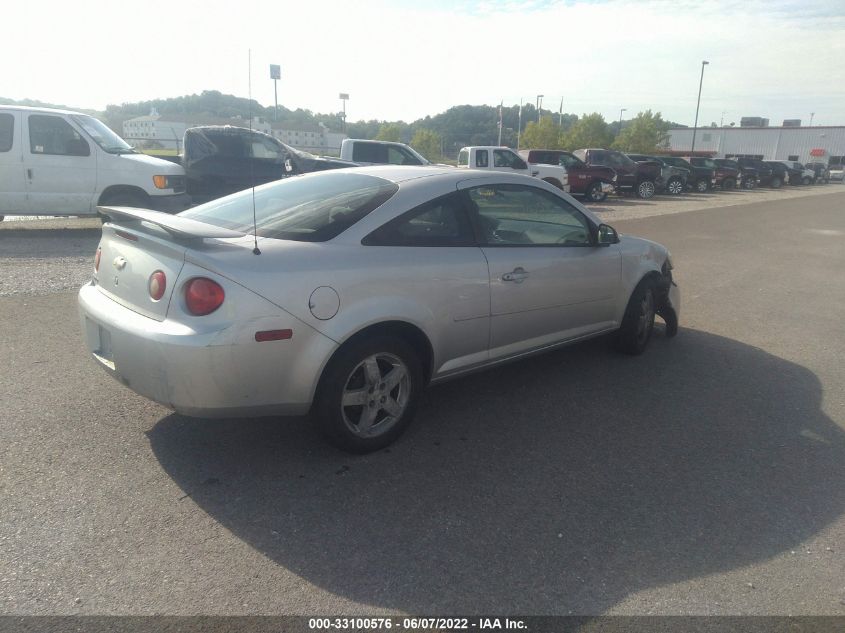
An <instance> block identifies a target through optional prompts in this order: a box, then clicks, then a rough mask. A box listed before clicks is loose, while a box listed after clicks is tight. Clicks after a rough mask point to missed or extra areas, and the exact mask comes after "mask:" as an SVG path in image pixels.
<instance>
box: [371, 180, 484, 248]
mask: <svg viewBox="0 0 845 633" xmlns="http://www.w3.org/2000/svg"><path fill="white" fill-rule="evenodd" d="M362 243H363V244H364V245H367V246H472V245H474V243H475V240H474V238H473V235H472V226H471V225H470V222H469V218H468V217H467V215H466V211H465V210H464V206H463V203H462V200H461V197H460V195H459V194H456V193H451V194H449V195H447V196H443V197H442V198H438V199H436V200H432V201H431V202H427V203H425V204H423V205H421V206H419V207H417V208H416V209H412V210H411V211H408V212H407V213H404V214H402V215H401V216H399V217H398V218H396V219H394V220H391V221H390V222H388V223H387V224H385V225H384V226H382V227H381V228H379V229H376V230H375V231H373V232H372V233H370V234H369V235H368V236H367V237H365V238H364V240H363V241H362Z"/></svg>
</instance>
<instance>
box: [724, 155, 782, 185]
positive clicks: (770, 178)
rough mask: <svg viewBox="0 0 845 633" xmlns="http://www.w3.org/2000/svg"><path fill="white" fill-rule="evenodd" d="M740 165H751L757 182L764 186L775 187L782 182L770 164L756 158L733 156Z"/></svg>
mask: <svg viewBox="0 0 845 633" xmlns="http://www.w3.org/2000/svg"><path fill="white" fill-rule="evenodd" d="M734 160H735V161H736V162H737V164H738V165H739V166H740V167H743V168H744V167H752V168H754V169H756V170H757V184H758V185H761V186H765V187H771V188H772V189H777V188H778V187H780V186H781V185H782V184H783V179H782V178H781V176H778V175H777V174H775V173H774V171H773V170H772V167H771V165H767V164H766V163H764V162H763V161H762V160H760V159H758V158H741V157H740V158H735V159H734Z"/></svg>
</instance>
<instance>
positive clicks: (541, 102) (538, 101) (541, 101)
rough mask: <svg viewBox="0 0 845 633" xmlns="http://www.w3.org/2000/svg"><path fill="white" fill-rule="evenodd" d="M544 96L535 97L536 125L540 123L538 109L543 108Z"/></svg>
mask: <svg viewBox="0 0 845 633" xmlns="http://www.w3.org/2000/svg"><path fill="white" fill-rule="evenodd" d="M544 96H545V95H537V123H540V108H542V107H543V97H544Z"/></svg>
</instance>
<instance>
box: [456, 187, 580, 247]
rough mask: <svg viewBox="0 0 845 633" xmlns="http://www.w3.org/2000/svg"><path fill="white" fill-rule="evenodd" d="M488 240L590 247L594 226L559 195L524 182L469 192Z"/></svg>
mask: <svg viewBox="0 0 845 633" xmlns="http://www.w3.org/2000/svg"><path fill="white" fill-rule="evenodd" d="M468 194H469V198H470V200H471V201H472V203H473V206H474V207H475V208H476V209H477V211H478V223H479V225H480V226H481V232H482V235H483V238H484V241H485V243H487V244H489V245H492V246H508V245H517V246H590V245H591V244H592V242H591V239H590V225H589V222H588V221H587V218H586V217H585V216H584V214H582V213H581V212H580V211H579V210H578V209H576V208H575V207H573V206H572V205H570V204H569V203H568V202H566V201H565V200H562V199H561V198H559V197H557V196H556V195H554V194H552V193H549V192H547V191H543V190H542V189H537V188H535V187H526V186H524V185H491V186H483V187H476V188H474V189H470V190H469V191H468Z"/></svg>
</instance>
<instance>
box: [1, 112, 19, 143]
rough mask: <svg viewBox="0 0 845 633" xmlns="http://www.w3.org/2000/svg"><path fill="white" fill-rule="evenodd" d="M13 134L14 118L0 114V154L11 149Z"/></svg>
mask: <svg viewBox="0 0 845 633" xmlns="http://www.w3.org/2000/svg"><path fill="white" fill-rule="evenodd" d="M14 134H15V117H13V116H12V115H11V114H8V113H7V112H3V113H0V152H8V151H9V150H10V149H12V141H13V140H14V138H15V137H14Z"/></svg>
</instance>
